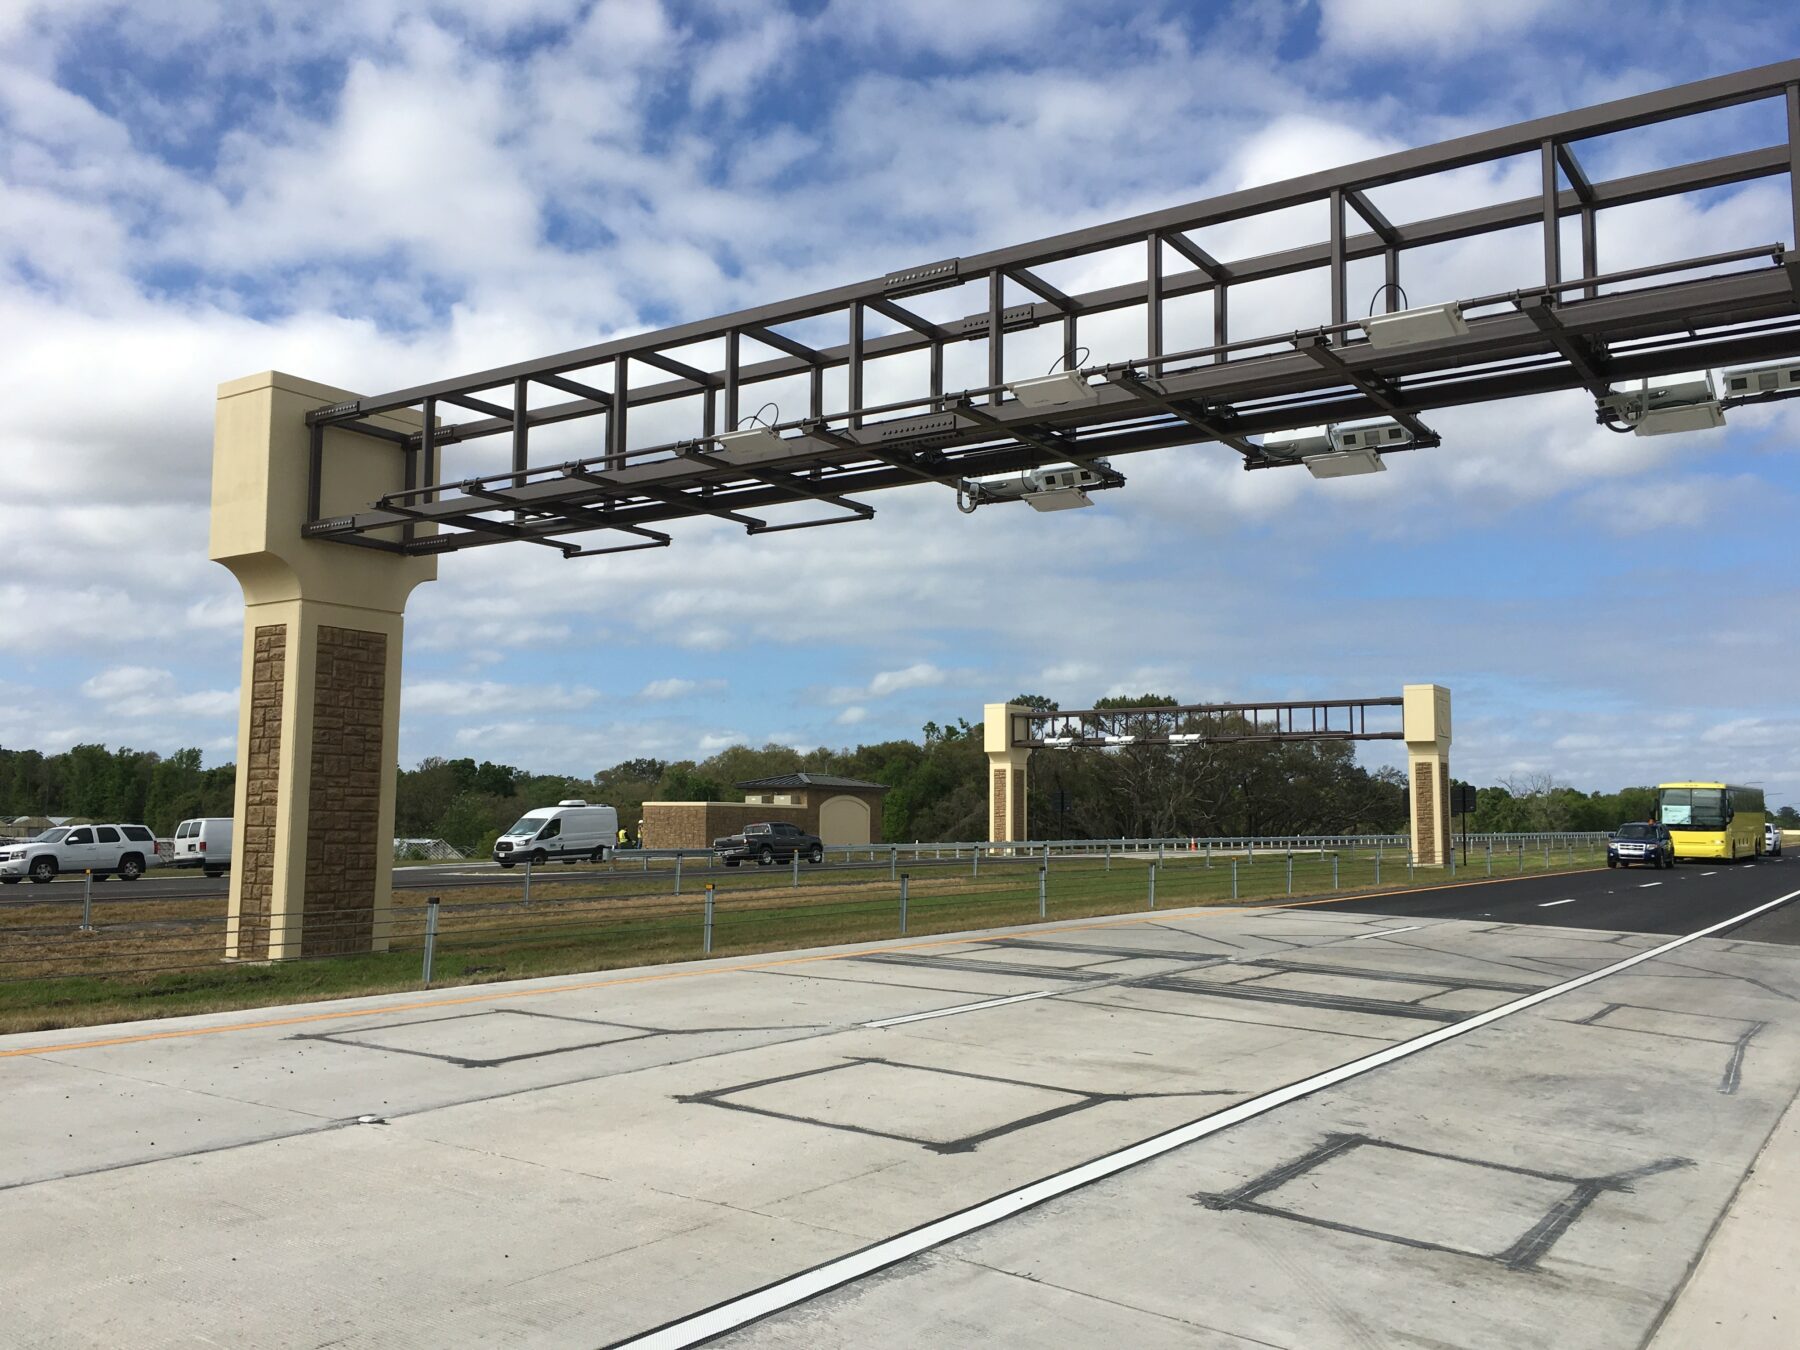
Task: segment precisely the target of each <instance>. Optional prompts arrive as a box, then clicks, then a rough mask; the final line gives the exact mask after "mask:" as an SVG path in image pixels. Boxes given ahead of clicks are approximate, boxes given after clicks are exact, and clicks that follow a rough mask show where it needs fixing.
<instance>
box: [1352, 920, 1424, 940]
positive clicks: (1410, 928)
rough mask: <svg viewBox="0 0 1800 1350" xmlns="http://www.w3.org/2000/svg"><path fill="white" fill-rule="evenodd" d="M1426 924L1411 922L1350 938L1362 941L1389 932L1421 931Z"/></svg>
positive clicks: (1382, 935)
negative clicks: (1402, 926)
mask: <svg viewBox="0 0 1800 1350" xmlns="http://www.w3.org/2000/svg"><path fill="white" fill-rule="evenodd" d="M1424 926H1425V925H1424V924H1422V923H1409V924H1407V925H1406V927H1404V928H1383V929H1381V930H1379V931H1378V932H1374V933H1358V934H1357V935H1356V936H1355V937H1353V938H1351V939H1350V940H1351V941H1352V942H1361V941H1363V940H1364V939H1366V938H1372V937H1386V936H1387V935H1388V934H1389V933H1416V932H1418V931H1419V929H1421V928H1423V927H1424Z"/></svg>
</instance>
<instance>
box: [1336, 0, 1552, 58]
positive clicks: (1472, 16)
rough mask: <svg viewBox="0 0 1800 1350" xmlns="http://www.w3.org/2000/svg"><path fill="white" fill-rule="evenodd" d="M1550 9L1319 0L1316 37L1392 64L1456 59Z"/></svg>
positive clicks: (1529, 2)
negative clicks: (1419, 59)
mask: <svg viewBox="0 0 1800 1350" xmlns="http://www.w3.org/2000/svg"><path fill="white" fill-rule="evenodd" d="M1550 8H1551V4H1550V0H1506V3H1504V4H1493V3H1491V0H1429V3H1426V4H1420V3H1418V0H1324V3H1322V4H1321V5H1320V6H1319V36H1320V40H1321V42H1322V43H1323V45H1324V46H1325V47H1326V48H1327V49H1337V50H1341V51H1346V52H1354V53H1357V54H1359V55H1378V56H1382V57H1385V58H1386V59H1388V60H1389V61H1391V62H1398V61H1401V60H1403V59H1404V58H1403V56H1402V54H1403V53H1404V54H1407V55H1409V56H1411V57H1412V58H1413V59H1417V57H1418V56H1419V55H1421V54H1429V55H1432V56H1438V57H1443V56H1455V55H1460V54H1463V53H1467V52H1472V51H1477V50H1479V49H1481V48H1483V47H1486V46H1488V45H1490V44H1492V43H1494V42H1496V41H1498V40H1500V39H1502V38H1505V37H1508V36H1511V35H1512V34H1515V33H1518V32H1520V31H1522V30H1523V29H1526V28H1529V27H1531V26H1532V25H1533V24H1534V23H1536V22H1537V21H1538V19H1539V18H1540V17H1541V16H1542V15H1543V14H1544V13H1545V12H1546V11H1548V10H1549V9H1550Z"/></svg>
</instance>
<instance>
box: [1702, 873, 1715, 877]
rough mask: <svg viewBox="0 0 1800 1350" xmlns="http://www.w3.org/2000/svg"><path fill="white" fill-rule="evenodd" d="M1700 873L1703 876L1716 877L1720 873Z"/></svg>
mask: <svg viewBox="0 0 1800 1350" xmlns="http://www.w3.org/2000/svg"><path fill="white" fill-rule="evenodd" d="M1700 875H1701V876H1703V877H1716V876H1718V875H1719V874H1718V873H1717V872H1702V873H1701V874H1700Z"/></svg>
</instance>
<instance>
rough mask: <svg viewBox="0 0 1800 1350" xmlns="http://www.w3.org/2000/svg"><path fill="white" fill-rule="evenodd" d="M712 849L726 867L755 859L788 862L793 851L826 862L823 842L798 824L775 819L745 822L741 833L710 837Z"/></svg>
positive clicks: (762, 863)
mask: <svg viewBox="0 0 1800 1350" xmlns="http://www.w3.org/2000/svg"><path fill="white" fill-rule="evenodd" d="M713 852H714V853H717V854H718V855H719V857H720V858H721V859H722V860H723V861H724V863H725V865H726V866H727V867H736V866H737V865H738V864H739V863H741V862H744V861H746V860H748V859H752V858H754V859H755V860H756V863H757V865H758V866H760V867H767V866H768V865H769V864H770V863H772V862H787V861H788V860H789V859H790V858H792V857H793V856H794V855H795V854H798V855H800V856H801V857H802V858H805V859H806V861H808V862H809V863H817V862H824V861H825V843H824V841H823V840H821V839H820V838H819V836H818V835H816V834H808V833H807V832H806V831H805V830H803V829H801V828H800V827H799V826H798V825H789V824H788V823H787V822H786V821H783V820H778V821H775V822H773V823H771V824H766V825H746V826H744V830H743V833H742V834H728V835H726V836H725V837H724V838H723V839H715V840H713Z"/></svg>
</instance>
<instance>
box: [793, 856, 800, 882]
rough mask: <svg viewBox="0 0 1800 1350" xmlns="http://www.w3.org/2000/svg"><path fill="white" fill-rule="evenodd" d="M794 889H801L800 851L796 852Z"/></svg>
mask: <svg viewBox="0 0 1800 1350" xmlns="http://www.w3.org/2000/svg"><path fill="white" fill-rule="evenodd" d="M794 889H795V890H799V889H800V850H799V849H795V850H794Z"/></svg>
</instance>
